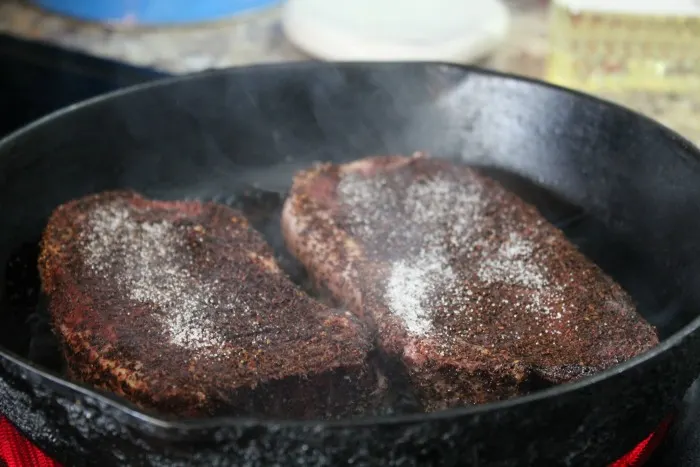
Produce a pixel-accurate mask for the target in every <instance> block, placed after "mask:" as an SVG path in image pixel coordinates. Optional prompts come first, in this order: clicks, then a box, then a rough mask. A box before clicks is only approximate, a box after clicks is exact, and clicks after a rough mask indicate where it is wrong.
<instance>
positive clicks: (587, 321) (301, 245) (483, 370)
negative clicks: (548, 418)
mask: <svg viewBox="0 0 700 467" xmlns="http://www.w3.org/2000/svg"><path fill="white" fill-rule="evenodd" d="M441 172H442V173H448V174H450V175H449V176H450V177H453V178H454V179H455V180H461V181H462V182H463V183H472V184H477V185H479V186H480V189H481V190H483V193H485V194H486V195H487V198H488V204H487V206H486V207H485V211H486V213H487V216H486V218H485V219H484V221H483V222H484V223H485V224H484V226H483V227H484V229H483V231H482V233H481V234H480V235H481V237H480V240H485V241H486V243H487V244H488V245H491V246H493V245H501V244H503V243H504V241H505V239H506V238H508V235H509V234H510V233H512V232H517V233H519V234H521V235H522V236H523V237H525V238H527V239H528V240H530V241H531V242H532V243H534V244H535V245H536V252H537V254H541V258H542V261H544V262H545V264H544V266H546V269H547V275H548V278H549V281H550V283H551V284H553V285H554V286H557V287H560V288H561V291H560V292H558V293H560V297H559V299H560V303H557V304H555V305H554V306H553V307H552V309H551V315H550V318H546V319H540V317H538V318H537V319H540V321H534V320H533V314H532V313H529V314H528V313H524V312H522V311H523V310H522V309H519V308H518V305H517V304H518V303H519V302H521V301H522V300H524V299H527V296H526V295H525V294H527V293H528V292H527V291H523V290H522V288H518V287H511V286H509V285H507V284H490V285H488V284H485V283H483V282H481V281H480V280H479V279H478V277H477V276H476V274H475V273H474V271H472V270H471V269H470V268H471V267H472V266H471V265H472V264H473V263H474V262H476V261H477V258H480V257H481V256H479V255H481V254H482V253H480V252H479V251H478V249H479V246H478V245H476V246H475V247H473V248H472V249H471V250H470V252H469V253H468V254H467V255H466V256H461V257H459V258H458V260H459V264H458V265H457V266H456V267H457V268H458V269H460V271H459V273H460V274H461V276H460V277H461V278H462V279H464V280H465V286H469V287H470V291H471V292H472V295H470V297H469V298H468V299H465V301H464V302H463V303H461V305H460V306H463V307H464V308H463V309H460V310H458V311H460V313H456V314H451V313H446V312H447V311H454V308H452V309H450V307H449V306H448V307H445V306H444V305H441V304H440V300H439V299H440V294H437V295H436V296H434V297H432V302H431V303H433V305H431V306H432V308H433V310H434V313H433V324H434V325H435V327H436V329H437V331H435V332H434V333H432V334H430V335H426V336H419V337H416V336H414V335H410V334H409V333H408V332H407V329H406V325H405V324H404V322H403V321H402V320H401V319H399V318H398V317H396V316H394V315H393V314H392V313H391V312H390V310H389V308H388V304H387V303H386V300H385V299H384V298H383V297H384V292H385V289H384V287H385V286H384V284H386V277H387V275H388V273H389V270H390V266H391V264H390V263H391V260H390V259H389V258H390V257H391V255H392V251H391V250H392V248H393V247H397V248H399V250H400V248H410V247H411V245H405V244H402V245H398V246H397V245H391V244H386V243H383V242H381V241H380V242H377V243H376V244H372V241H370V242H369V243H368V242H367V241H366V239H363V238H359V237H357V236H353V235H352V234H351V232H350V228H349V227H348V225H347V220H346V217H347V216H346V215H345V214H346V213H345V212H343V209H344V206H342V202H341V201H340V200H339V197H338V193H337V189H338V184H339V182H340V180H341V179H342V178H343V177H344V176H346V175H347V174H349V173H354V174H358V173H359V174H361V175H362V176H363V177H374V176H379V177H385V178H386V181H387V182H388V183H395V185H393V188H392V185H390V186H389V187H388V188H387V189H395V190H399V192H400V193H402V192H401V191H400V190H402V189H403V188H404V187H405V186H407V185H409V184H411V183H412V182H414V181H415V180H417V179H419V178H422V177H425V176H429V175H430V174H436V173H441ZM389 175H391V177H390V176H389ZM392 180H393V181H392ZM399 198H401V196H400V195H399ZM397 219H398V221H397ZM411 221H412V220H411V219H407V220H406V221H405V222H406V223H404V221H402V220H401V218H400V216H397V217H396V218H393V219H390V220H387V221H386V222H385V223H383V222H382V221H378V223H377V225H375V226H374V228H375V230H376V237H375V238H382V235H385V234H386V233H387V232H389V231H392V230H399V231H400V230H401V229H409V230H410V229H411V228H413V226H411V225H410V222H411ZM282 222H283V232H284V234H285V238H286V241H287V245H288V247H289V249H290V250H291V251H292V252H293V253H294V254H295V255H296V256H297V258H299V260H300V261H301V262H302V263H303V264H304V265H305V266H306V267H307V269H308V270H309V271H310V274H311V275H312V277H313V278H314V280H315V281H316V283H317V284H318V285H319V286H320V287H323V288H326V289H328V290H329V291H331V293H333V295H334V296H335V297H336V299H338V300H339V301H340V302H344V303H346V304H347V305H348V307H349V308H350V309H351V310H352V311H353V312H354V313H356V314H357V315H358V316H359V317H363V318H366V319H367V320H368V322H371V323H373V324H374V325H375V326H376V327H377V329H378V340H379V342H378V346H379V347H380V349H381V350H382V351H383V352H385V353H386V354H387V355H388V356H389V358H394V359H397V360H399V361H401V362H403V364H404V365H405V368H406V369H407V371H408V373H409V376H410V379H411V383H412V385H413V387H414V389H415V391H416V392H417V395H418V397H419V399H420V400H421V401H422V403H423V405H424V406H425V408H426V409H427V410H436V409H440V408H446V407H452V406H456V405H462V404H465V403H485V402H490V401H494V400H502V399H507V398H510V397H514V396H518V395H522V394H526V393H528V392H531V391H533V390H536V389H540V388H543V387H547V386H551V385H553V384H560V383H564V382H567V381H572V380H575V379H578V378H581V377H584V376H586V375H590V374H594V373H596V372H598V371H601V370H603V369H606V368H609V367H611V366H613V365H616V364H618V363H620V362H622V361H625V360H627V359H629V358H631V357H633V356H635V355H638V354H640V353H642V352H644V351H646V350H648V349H650V348H651V347H653V346H655V345H656V344H657V343H658V337H657V335H656V333H655V330H654V329H653V327H652V326H651V325H649V324H648V323H647V322H646V321H644V319H643V318H642V317H641V316H640V315H639V314H637V313H636V310H635V307H634V304H633V302H632V300H631V298H630V297H629V296H628V295H627V294H626V293H625V292H624V291H623V290H622V288H621V287H620V286H619V285H618V284H616V283H615V282H614V281H613V280H612V279H611V278H610V277H608V276H607V275H606V274H605V273H604V272H603V271H602V270H601V269H600V268H599V267H598V266H596V265H595V264H594V263H592V262H591V261H590V260H588V259H587V258H585V257H584V255H583V254H581V253H580V252H579V251H578V250H577V249H576V248H575V247H574V246H573V245H572V244H571V243H570V242H569V241H568V240H567V239H566V237H565V236H564V234H563V233H562V232H561V231H559V230H558V229H556V228H555V227H554V226H552V225H551V224H549V223H548V222H547V221H546V220H545V219H544V218H543V217H542V216H541V214H540V213H539V212H538V211H537V209H536V208H535V207H533V206H531V205H529V204H527V203H525V202H524V201H523V200H521V199H520V198H518V197H517V196H515V195H514V194H512V193H510V192H508V191H507V190H505V189H504V188H503V187H502V186H501V185H500V184H498V183H497V182H496V181H494V180H492V179H490V178H488V177H485V176H483V175H481V174H479V172H478V171H476V170H473V169H470V168H468V167H464V166H455V165H454V164H452V163H450V162H448V161H444V160H439V159H430V158H427V157H424V156H423V155H418V156H417V157H414V158H407V157H403V156H387V157H375V158H368V159H363V160H360V161H356V162H353V163H350V164H346V165H332V164H322V165H318V166H316V167H314V168H312V169H309V170H307V171H304V172H301V173H299V174H298V175H297V177H296V178H295V181H294V184H293V187H292V192H291V195H290V197H289V199H288V200H287V204H286V205H285V210H284V213H283V220H282ZM300 239H303V241H300ZM394 253H395V252H394ZM452 259H453V260H454V259H455V258H452ZM460 264H461V266H460ZM453 267H455V266H454V264H453ZM564 307H566V310H567V313H568V315H567V319H560V320H556V319H552V318H551V316H556V315H557V314H558V313H559V312H562V313H563V312H564ZM571 310H573V312H572V311H571ZM467 316H468V317H469V318H470V319H467ZM477 323H478V324H479V325H480V326H481V327H480V328H477ZM458 332H461V333H462V335H463V336H462V337H460V338H455V337H454V335H455V333H458ZM505 333H517V334H518V335H519V336H520V337H519V338H517V339H516V338H509V337H508V336H507V335H506V337H505V338H504V337H503V335H504V334H505Z"/></svg>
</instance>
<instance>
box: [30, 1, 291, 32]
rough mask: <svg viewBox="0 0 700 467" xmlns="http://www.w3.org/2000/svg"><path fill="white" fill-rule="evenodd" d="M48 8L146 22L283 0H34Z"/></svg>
mask: <svg viewBox="0 0 700 467" xmlns="http://www.w3.org/2000/svg"><path fill="white" fill-rule="evenodd" d="M33 2H34V3H35V4H36V5H38V6H40V7H42V8H45V9H47V10H50V11H53V12H56V13H59V14H62V15H66V16H72V17H74V18H77V19H81V20H85V21H99V22H108V23H125V24H134V25H144V26H149V25H150V26H156V25H167V24H186V23H194V22H200V21H212V20H217V19H224V18H228V17H232V16H235V15H237V14H240V13H246V12H249V11H254V10H257V9H260V8H265V7H269V6H273V5H275V4H278V3H281V0H33Z"/></svg>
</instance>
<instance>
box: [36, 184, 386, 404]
mask: <svg viewBox="0 0 700 467" xmlns="http://www.w3.org/2000/svg"><path fill="white" fill-rule="evenodd" d="M41 249H42V251H41V257H40V261H39V268H40V273H41V279H42V285H43V291H44V293H45V294H47V296H48V298H49V308H50V313H51V317H52V322H53V327H54V330H55V332H56V334H57V335H58V336H59V337H60V340H61V341H62V344H63V350H64V352H65V357H66V360H67V363H68V366H69V370H70V374H71V375H73V376H74V377H75V378H76V379H78V380H80V381H82V382H85V383H88V384H91V385H94V386H97V387H99V388H102V389H106V390H109V391H113V392H115V393H117V394H119V395H121V396H124V397H125V398H127V399H129V400H130V401H132V402H134V403H136V404H138V405H139V406H141V407H144V408H150V409H155V410H157V411H159V412H162V413H164V414H170V415H180V416H204V415H222V414H235V415H263V416H271V417H285V418H286V417H294V418H317V417H336V416H346V415H351V414H353V413H355V412H358V411H361V410H362V409H363V404H364V403H365V402H366V401H367V400H368V399H367V398H368V395H369V393H370V392H372V391H374V390H376V380H375V374H374V370H373V369H371V368H370V367H369V366H368V363H367V362H368V353H369V352H370V351H371V348H372V343H371V338H370V337H369V334H368V331H367V328H366V326H365V325H363V324H361V323H359V322H358V321H357V320H356V319H355V318H354V317H353V316H352V315H351V314H350V313H347V312H338V311H334V310H331V309H329V308H327V307H326V306H324V305H322V304H320V303H318V302H316V301H314V300H312V299H310V298H309V297H307V296H306V295H305V294H303V293H302V292H300V291H299V290H298V289H297V287H296V286H295V285H294V284H292V283H291V282H290V280H289V279H288V278H287V277H286V276H285V275H284V274H283V273H282V272H281V271H280V269H279V268H278V266H277V264H276V262H275V260H274V257H273V253H272V251H271V249H270V248H269V247H268V246H267V244H266V243H265V242H264V240H263V239H262V237H261V236H260V235H259V234H258V233H257V232H256V231H254V230H253V229H252V228H251V227H250V226H249V225H248V222H247V221H246V220H245V219H244V218H243V217H242V215H241V214H240V213H239V212H237V211H235V210H233V209H231V208H229V207H226V206H222V205H218V204H214V203H208V202H206V203H202V202H162V201H153V200H148V199H145V198H143V197H141V196H139V195H138V194H136V193H133V192H127V191H115V192H105V193H101V194H96V195H91V196H86V197H84V198H81V199H78V200H75V201H71V202H69V203H67V204H64V205H62V206H60V207H58V208H57V209H56V210H55V211H54V213H53V214H52V216H51V218H50V220H49V223H48V225H47V227H46V230H45V232H44V235H43V240H42V244H41Z"/></svg>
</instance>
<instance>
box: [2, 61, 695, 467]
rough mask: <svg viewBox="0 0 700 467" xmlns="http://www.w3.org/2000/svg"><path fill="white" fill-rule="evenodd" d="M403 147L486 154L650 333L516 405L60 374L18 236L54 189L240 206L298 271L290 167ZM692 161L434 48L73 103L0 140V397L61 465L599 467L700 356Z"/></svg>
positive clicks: (574, 100)
mask: <svg viewBox="0 0 700 467" xmlns="http://www.w3.org/2000/svg"><path fill="white" fill-rule="evenodd" d="M416 150H428V151H430V152H431V153H433V154H434V155H435V156H439V157H447V158H452V159H455V160H458V161H463V162H466V163H469V164H473V165H478V166H482V167H485V168H486V170H488V171H489V173H491V174H492V175H493V176H494V177H496V178H498V179H500V180H501V181H503V182H504V184H505V185H506V186H508V187H510V188H511V189H512V190H513V191H515V192H516V193H518V194H520V195H521V196H522V197H524V198H525V199H527V200H529V201H531V202H533V203H534V204H536V205H537V206H538V207H539V208H540V210H541V211H542V212H543V214H544V215H545V216H546V217H547V218H548V219H550V220H551V221H552V222H554V223H555V224H557V225H559V226H560V227H561V228H562V229H563V230H564V231H565V233H566V234H567V235H568V236H569V238H570V239H571V240H572V241H574V242H575V243H576V244H577V245H578V246H579V247H580V248H581V249H582V251H584V253H586V254H587V255H588V256H589V257H590V258H592V259H593V260H594V261H596V262H597V263H598V264H599V265H600V266H601V267H603V269H605V270H606V271H607V272H608V273H610V274H611V275H612V276H613V277H614V278H615V279H616V280H617V281H618V282H620V283H621V284H622V285H623V287H625V288H626V289H627V290H628V291H629V292H630V294H631V295H632V296H633V298H634V299H635V301H636V303H637V305H638V307H639V311H640V312H641V313H642V314H643V315H644V316H645V317H646V318H647V319H648V320H649V321H650V322H651V323H652V324H654V325H656V326H657V327H658V329H659V331H660V334H661V337H662V338H665V339H666V340H665V341H664V343H663V344H662V346H660V347H659V348H658V349H657V350H655V351H653V352H651V353H650V354H649V355H645V356H643V357H642V358H639V359H637V361H636V362H633V363H635V364H632V363H630V364H628V365H624V366H622V367H620V369H617V370H615V371H609V372H606V373H605V374H602V375H599V376H598V377H594V378H593V379H591V380H589V381H584V382H582V383H580V384H576V385H574V386H563V387H560V388H555V389H552V390H548V391H547V392H545V393H542V394H537V395H534V396H532V397H528V398H525V399H522V400H515V401H511V402H507V403H502V404H493V405H488V406H484V407H477V408H474V409H465V410H455V411H449V412H445V413H440V414H434V415H430V416H422V417H405V418H395V419H393V420H389V419H385V420H377V419H368V420H360V421H356V422H341V423H335V424H323V423H294V422H286V423H285V422H282V423H277V422H260V421H255V420H205V421H192V422H178V421H167V420H161V419H156V418H152V417H149V416H147V415H144V414H141V413H139V412H138V411H135V410H134V409H133V408H131V407H129V406H128V405H125V404H123V403H122V402H120V401H114V400H112V399H111V398H109V397H102V396H98V395H97V394H96V393H93V392H91V391H89V390H87V389H85V388H82V387H79V386H76V385H73V384H70V383H66V382H65V381H64V380H63V379H61V378H60V374H61V361H60V358H57V353H56V347H55V343H54V342H53V341H52V339H51V334H50V332H47V331H48V327H47V325H46V323H44V322H42V321H41V319H37V313H36V312H35V311H36V310H37V308H39V309H40V308H41V307H40V306H39V307H38V298H39V294H38V287H39V284H38V279H37V275H36V266H35V264H36V255H37V246H36V242H37V239H38V237H39V235H40V233H41V230H42V228H43V225H44V223H45V221H46V219H47V217H48V215H49V214H50V212H51V210H52V209H53V208H54V207H56V206H57V205H58V204H60V203H62V202H65V201H67V200H69V199H72V198H75V197H78V196H81V195H84V194H87V193H90V192H95V191H100V190H106V189H114V188H125V187H128V188H134V189H136V190H138V191H141V192H143V193H144V194H146V195H148V196H151V197H156V198H162V199H181V198H196V199H213V200H217V201H220V202H225V203H228V204H230V205H233V206H237V207H241V208H242V209H244V211H245V212H247V213H248V215H249V216H250V217H251V219H252V220H253V223H254V224H255V225H256V226H257V227H258V228H259V229H260V230H261V231H262V232H263V234H264V235H265V236H266V238H267V239H268V241H270V243H271V244H272V245H273V247H274V248H275V249H276V251H277V253H278V254H279V256H280V259H281V262H282V265H283V266H284V267H285V269H286V270H287V271H288V272H289V273H290V275H292V277H293V278H295V280H297V282H300V283H302V285H303V282H304V277H303V271H301V269H300V268H299V266H298V264H296V263H295V262H294V261H293V260H292V259H291V258H290V257H289V255H287V254H286V252H285V251H284V248H283V246H282V241H281V235H280V232H279V211H280V207H281V202H282V200H283V199H284V195H285V193H286V190H287V189H288V187H289V185H290V182H291V176H292V174H293V173H294V172H295V171H296V170H299V169H301V168H304V167H307V166H308V165H309V164H311V163H313V162H315V161H321V160H322V161H335V162H341V161H347V160H352V159H355V158H358V157H363V156H366V155H371V154H388V153H412V152H414V151H416ZM699 160H700V159H699V158H698V154H697V151H696V150H695V149H694V148H692V147H691V146H690V145H689V144H688V143H687V142H685V141H684V140H682V139H681V138H679V137H677V136H676V135H675V134H673V133H672V132H670V131H668V130H666V129H664V128H662V127H660V126H658V125H657V124H655V123H653V122H651V121H649V120H647V119H645V118H642V117H640V116H638V115H636V114H633V113H631V112H628V111H626V110H623V109H620V108H618V107H615V106H613V105H610V104H606V103H603V102H600V101H598V100H595V99H592V98H588V97H585V96H582V95H578V94H574V93H569V92H565V91H562V90H559V89H556V88H553V87H549V86H545V85H541V84H537V83H532V82H528V81H525V80H517V79H514V78H511V77H507V76H501V75H498V74H492V73H486V72H482V71H478V70H473V69H465V68H461V67H455V66H446V65H438V64H434V65H424V64H393V65H378V64H373V65H366V64H347V65H342V66H337V65H330V64H298V65H284V66H268V67H255V68H249V69H233V70H226V71H221V72H214V73H205V74H201V75H195V76H191V77H185V78H176V79H171V80H166V81H163V82H160V83H156V84H154V85H145V86H141V87H137V88H134V89H131V90H127V91H125V92H118V93H116V95H112V96H109V97H106V98H100V99H97V100H94V101H92V102H90V103H88V104H87V105H83V106H78V107H77V108H75V109H69V110H67V111H64V112H62V113H59V114H57V115H54V116H51V117H49V118H47V119H44V120H43V121H40V122H39V123H37V124H35V125H32V126H31V127H29V128H28V129H26V130H24V131H21V132H19V133H17V134H15V135H12V136H11V137H9V138H8V139H6V140H5V141H3V142H2V143H0V214H1V215H2V218H3V226H4V228H3V229H1V231H0V261H1V264H2V265H4V266H5V267H4V269H2V270H1V271H0V274H1V276H0V292H1V293H2V296H0V299H1V300H2V308H1V309H0V319H1V320H2V322H3V326H2V327H0V412H2V413H5V414H7V416H8V417H9V418H10V419H11V420H12V421H13V422H15V423H16V424H17V426H18V427H19V428H20V429H21V430H22V431H23V432H25V433H26V434H27V435H28V436H29V437H30V438H32V439H33V440H35V442H37V443H38V444H39V445H40V446H41V447H42V448H44V449H45V450H47V451H48V452H49V453H51V454H54V455H55V456H56V457H57V458H58V459H60V460H62V461H64V462H65V463H67V464H69V465H82V464H85V463H90V464H92V463H95V462H98V461H99V462H103V463H105V464H107V465H117V464H132V465H133V464H134V463H136V464H140V463H148V464H154V465H179V464H178V462H180V463H182V465H241V464H243V463H246V462H248V463H252V464H256V463H264V462H267V463H269V462H280V463H286V462H285V460H287V461H288V460H289V459H290V457H291V458H293V459H294V461H295V462H298V463H300V464H302V465H306V464H309V465H326V464H328V465H333V464H336V463H338V462H347V460H348V459H352V460H353V462H354V463H356V464H360V465H361V464H365V463H371V464H374V465H377V462H380V463H386V464H387V465H390V464H392V463H398V462H399V461H405V462H406V464H405V465H414V464H418V465H424V463H425V462H426V460H427V459H428V458H429V456H440V457H441V458H442V459H443V460H444V463H446V464H459V465H504V466H505V465H523V464H527V463H532V462H535V461H537V462H546V461H549V462H554V461H556V462H558V463H563V464H571V465H587V464H590V465H602V464H603V463H605V462H607V461H610V460H611V459H614V458H615V457H617V456H619V455H621V454H622V453H624V452H625V450H626V449H628V448H629V447H631V446H632V445H633V444H634V443H636V442H638V441H639V440H641V439H642V438H643V437H644V435H646V434H648V432H649V431H650V430H652V429H653V427H654V426H655V424H656V423H658V422H659V421H660V420H661V418H662V417H663V416H664V415H666V414H667V413H668V411H670V410H671V409H672V407H673V406H674V404H675V403H677V402H678V401H679V400H680V398H681V397H682V394H683V392H684V390H685V389H686V388H687V387H688V386H689V385H690V383H691V382H692V380H693V379H694V378H695V377H696V375H697V373H698V371H699V370H700V341H699V340H698V333H697V332H696V328H697V326H698V322H697V320H696V317H697V314H698V310H700V307H699V306H698V305H699V304H700V287H699V286H700V242H697V241H696V240H695V237H696V234H695V232H696V231H698V230H697V229H698V228H700V163H699ZM30 362H31V363H30ZM621 369H624V371H620V370H621ZM193 453H194V454H193ZM86 459H90V461H89V462H88V461H86ZM562 459H564V460H565V461H562ZM549 465H552V464H549Z"/></svg>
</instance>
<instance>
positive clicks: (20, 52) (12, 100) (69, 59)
mask: <svg viewBox="0 0 700 467" xmlns="http://www.w3.org/2000/svg"><path fill="white" fill-rule="evenodd" d="M0 70H2V71H1V72H0V108H1V109H2V111H0V138H2V137H3V136H5V135H7V134H9V133H10V132H12V131H14V130H16V129H18V128H20V127H21V126H23V125H25V124H27V123H29V122H31V121H33V120H35V119H37V118H40V117H42V116H44V115H46V114H48V113H50V112H52V111H54V110H58V109H60V108H61V107H65V106H67V105H70V104H73V103H75V102H79V101H81V100H84V99H87V98H90V97H93V96H96V95H99V94H103V93H106V92H109V91H113V90H115V89H119V88H122V87H125V86H131V85H134V84H138V83H141V82H145V81H148V80H152V79H156V78H159V77H163V76H166V74H165V73H163V72H159V71H155V70H151V69H147V68H139V67H135V66H131V65H126V64H123V63H119V62H114V61H109V60H105V59H101V58H96V57H92V56H88V55H85V54H82V53H78V52H73V51H67V50H65V49H60V48H57V47H55V46H52V45H48V44H42V43H36V42H28V41H25V40H19V39H15V38H12V37H10V36H6V35H3V34H0ZM698 465H700V380H698V381H696V383H695V384H694V385H693V387H692V388H691V389H690V390H689V391H688V394H687V395H686V398H685V400H684V402H683V405H682V406H681V407H680V408H679V411H678V413H677V414H676V418H675V422H674V424H673V426H672V428H671V430H670V432H669V434H668V436H667V438H666V440H665V441H664V442H663V444H662V445H661V447H660V448H659V449H658V450H657V452H656V453H655V454H654V456H653V458H652V459H651V461H650V462H649V463H648V464H647V466H649V467H697V466H698Z"/></svg>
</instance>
